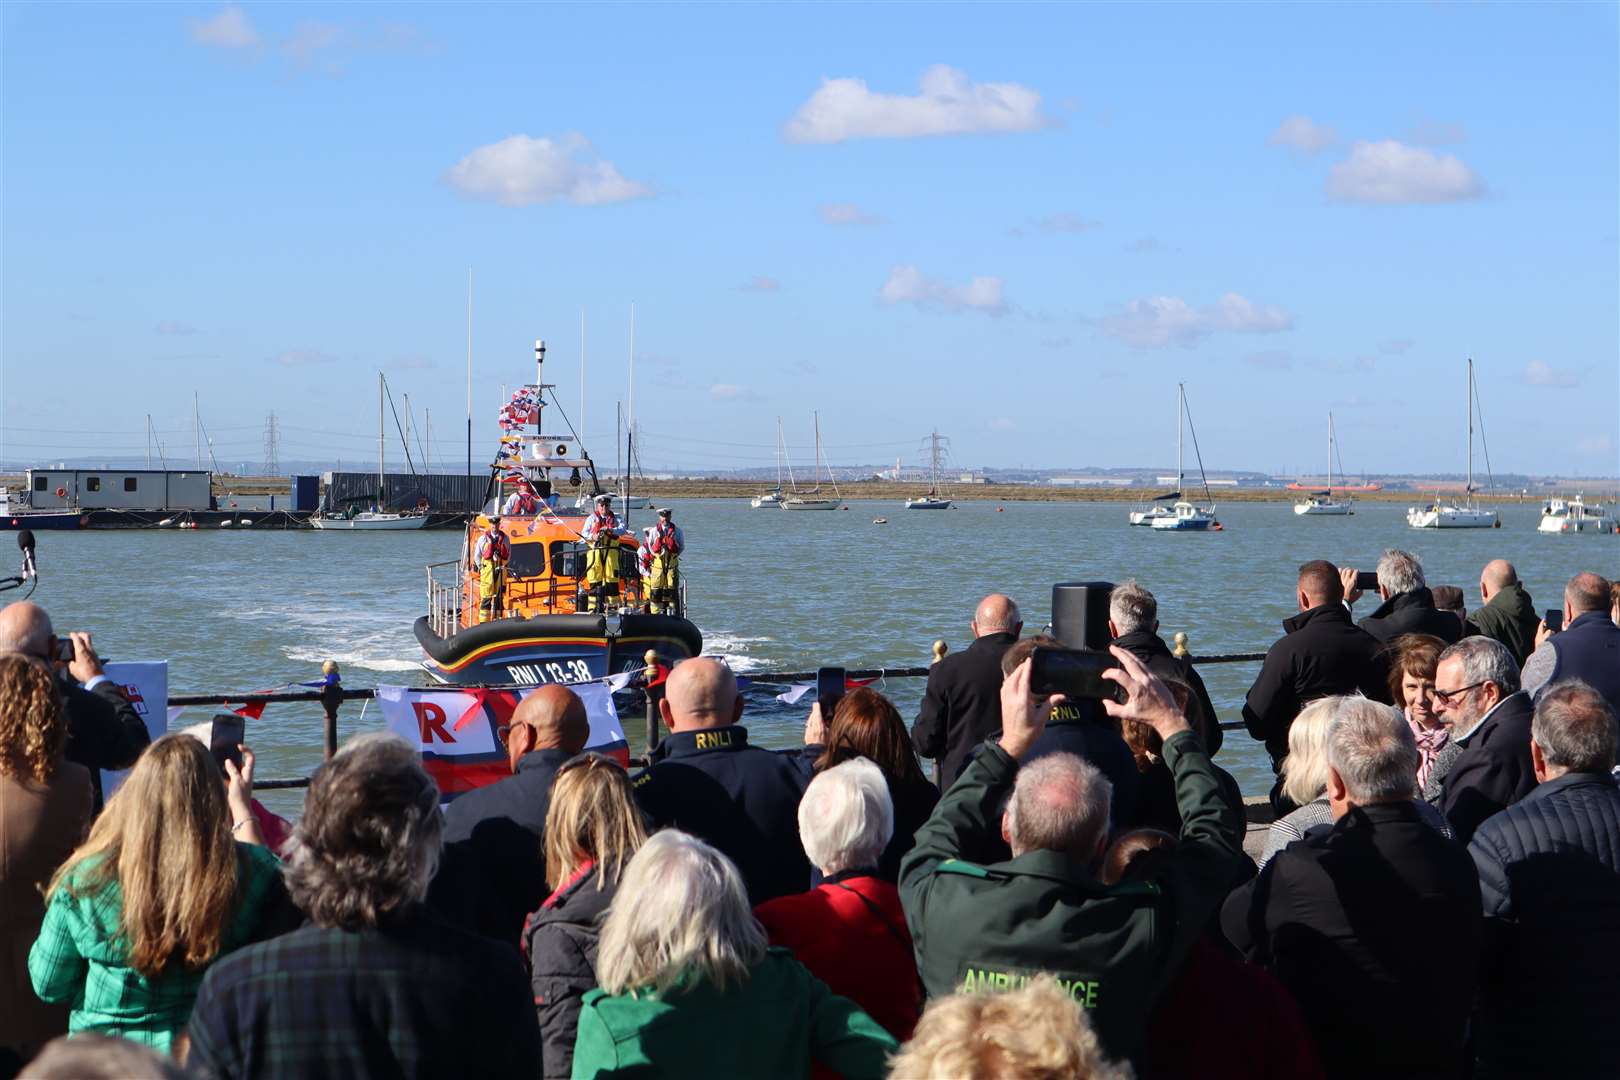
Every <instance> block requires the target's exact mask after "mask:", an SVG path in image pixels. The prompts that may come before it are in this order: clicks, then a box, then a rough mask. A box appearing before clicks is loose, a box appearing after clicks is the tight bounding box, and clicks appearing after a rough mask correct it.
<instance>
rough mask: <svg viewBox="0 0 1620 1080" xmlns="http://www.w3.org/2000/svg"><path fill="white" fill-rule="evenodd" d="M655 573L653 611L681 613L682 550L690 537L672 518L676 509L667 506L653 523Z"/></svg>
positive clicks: (654, 612)
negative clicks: (687, 537) (684, 533)
mask: <svg viewBox="0 0 1620 1080" xmlns="http://www.w3.org/2000/svg"><path fill="white" fill-rule="evenodd" d="M649 546H650V547H651V548H652V556H653V557H652V576H651V577H650V579H649V580H648V587H649V588H650V589H651V590H652V611H653V614H655V615H659V614H663V615H679V614H680V611H679V606H680V605H679V592H680V562H681V552H683V551H685V550H686V537H685V536H684V535H683V534H682V533H681V530H680V527H679V526H678V525H676V524H675V522H674V521H673V520H672V511H671V510H670V509H669V508H668V507H665V508H664V509H662V510H660V511H658V524H657V525H656V526H654V527H653V532H652V539H651V542H650V544H649Z"/></svg>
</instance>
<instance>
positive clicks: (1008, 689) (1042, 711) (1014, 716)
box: [1001, 650, 1067, 760]
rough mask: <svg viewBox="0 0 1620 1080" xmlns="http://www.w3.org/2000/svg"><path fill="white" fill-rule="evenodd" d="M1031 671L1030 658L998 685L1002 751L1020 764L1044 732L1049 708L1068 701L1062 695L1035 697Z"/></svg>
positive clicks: (1033, 662)
mask: <svg viewBox="0 0 1620 1080" xmlns="http://www.w3.org/2000/svg"><path fill="white" fill-rule="evenodd" d="M1037 651H1039V650H1037ZM1034 667H1035V658H1034V657H1033V656H1031V657H1030V658H1029V659H1028V660H1025V661H1024V662H1023V663H1022V664H1019V665H1018V666H1017V667H1016V668H1013V672H1012V674H1011V675H1008V676H1007V677H1006V679H1004V680H1003V681H1002V683H1001V748H1002V749H1003V750H1005V751H1007V753H1009V754H1011V755H1012V756H1013V758H1014V759H1015V760H1022V759H1023V756H1024V755H1025V754H1027V753H1029V750H1030V747H1032V746H1034V745H1035V740H1036V739H1038V738H1040V737H1041V732H1043V731H1045V730H1046V721H1047V720H1048V719H1050V718H1051V716H1052V707H1053V706H1055V705H1060V704H1062V703H1063V702H1064V701H1066V700H1067V699H1066V698H1065V697H1064V696H1063V695H1062V694H1050V695H1046V696H1044V697H1037V696H1036V695H1035V693H1034V692H1033V690H1032V688H1031V682H1030V680H1031V677H1032V674H1033V672H1034Z"/></svg>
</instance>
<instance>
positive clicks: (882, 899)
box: [754, 872, 922, 1042]
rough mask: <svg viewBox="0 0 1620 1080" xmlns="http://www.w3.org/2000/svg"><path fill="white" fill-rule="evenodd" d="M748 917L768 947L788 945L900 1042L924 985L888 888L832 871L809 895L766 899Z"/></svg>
mask: <svg viewBox="0 0 1620 1080" xmlns="http://www.w3.org/2000/svg"><path fill="white" fill-rule="evenodd" d="M840 886H842V887H840ZM856 893H859V894H860V895H859V896H857V895H855V894H856ZM862 897H864V898H865V899H864V900H863V899H862ZM868 904H870V905H873V906H875V907H876V908H877V911H874V910H873V907H872V906H868ZM878 911H881V912H882V916H881V917H880V916H879V915H878ZM754 915H755V917H757V918H758V919H759V921H760V923H761V924H762V925H763V926H764V927H765V933H766V934H767V935H769V936H770V939H771V944H772V945H781V946H783V947H785V948H788V949H792V950H793V955H794V956H796V957H797V958H798V960H799V963H801V964H803V965H804V966H805V967H807V968H809V969H810V973H811V974H812V975H814V976H816V978H818V979H820V980H821V981H822V982H824V983H826V984H827V986H828V987H829V988H830V989H831V990H832V992H833V993H835V994H838V995H840V996H842V997H846V998H849V999H850V1000H851V1001H853V1002H855V1004H857V1005H859V1006H860V1007H861V1008H863V1009H865V1010H866V1011H867V1013H868V1014H870V1015H871V1017H872V1019H874V1020H876V1021H877V1022H878V1023H879V1024H882V1025H883V1026H884V1027H885V1028H887V1029H888V1031H889V1034H891V1035H893V1036H894V1037H895V1038H896V1039H899V1040H900V1041H901V1042H905V1041H906V1040H907V1039H909V1038H911V1031H912V1028H914V1027H916V1026H917V1017H918V1016H919V1015H920V1014H921V1012H922V988H921V987H920V986H919V985H918V982H917V964H916V961H915V959H913V955H912V947H911V932H910V931H909V930H907V929H906V915H905V912H904V911H903V910H901V908H900V893H899V891H898V890H897V889H896V888H895V887H894V886H893V885H891V884H890V883H889V882H887V881H882V880H880V879H878V878H875V877H868V876H866V875H865V874H864V873H860V872H856V873H854V874H851V875H849V876H847V877H846V876H844V875H839V874H835V875H834V876H833V877H831V878H829V879H827V880H826V881H824V882H822V883H821V884H820V885H818V886H817V887H815V888H814V889H811V890H810V891H809V892H806V893H797V894H795V895H793V896H779V897H777V898H776V899H775V900H767V901H766V902H765V903H763V904H761V905H759V906H758V907H757V908H755V909H754Z"/></svg>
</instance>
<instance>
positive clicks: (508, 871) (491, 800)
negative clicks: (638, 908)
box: [429, 686, 591, 945]
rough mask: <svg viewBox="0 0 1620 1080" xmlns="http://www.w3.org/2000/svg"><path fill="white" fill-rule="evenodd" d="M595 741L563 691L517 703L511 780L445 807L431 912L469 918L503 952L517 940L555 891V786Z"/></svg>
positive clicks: (549, 690)
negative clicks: (549, 871) (550, 884)
mask: <svg viewBox="0 0 1620 1080" xmlns="http://www.w3.org/2000/svg"><path fill="white" fill-rule="evenodd" d="M590 734H591V724H590V720H589V718H588V717H587V716H586V715H585V703H584V702H582V701H580V700H579V698H578V697H577V696H575V694H574V692H573V691H572V690H570V689H568V688H567V687H566V686H542V687H540V688H539V689H538V690H535V691H534V692H532V693H531V694H529V696H528V697H526V698H524V699H523V701H522V702H520V703H519V704H518V707H517V709H516V711H514V712H513V713H512V720H511V723H510V725H509V727H508V730H507V734H506V753H507V757H508V759H509V760H510V762H511V765H512V773H513V775H512V776H509V777H507V778H506V779H505V780H499V781H496V782H495V783H493V784H490V785H488V786H487V787H481V788H474V789H473V790H472V791H469V792H466V793H465V794H462V795H459V796H457V797H456V798H455V799H454V800H452V801H451V803H450V805H449V806H448V807H446V808H445V812H444V843H445V848H444V859H443V863H442V865H441V866H440V869H439V874H438V877H437V878H436V879H435V881H434V883H433V889H432V891H431V893H430V894H429V902H430V903H431V904H432V905H433V906H434V907H436V908H438V909H439V910H440V911H442V912H445V913H447V914H450V913H455V912H464V913H466V914H465V916H464V920H465V921H467V922H469V924H470V925H469V928H470V929H474V930H477V931H478V932H479V933H481V934H483V935H484V936H485V937H490V938H494V939H495V940H496V941H499V942H501V943H502V944H503V945H510V944H512V943H514V942H516V941H517V940H518V934H519V933H520V932H521V931H522V929H523V920H524V918H525V917H526V916H527V915H528V914H529V912H531V911H533V910H534V909H535V908H537V907H539V906H540V901H542V900H544V899H545V898H546V895H547V894H548V893H549V892H550V890H549V889H548V888H547V887H546V856H545V830H546V811H547V810H548V809H550V807H551V782H552V781H553V780H555V779H556V778H557V770H558V769H560V768H562V767H563V765H564V763H566V762H567V761H568V759H569V758H571V757H573V756H574V755H575V754H578V753H579V752H580V751H581V750H583V749H584V748H585V743H586V742H587V741H588V740H589V739H590ZM559 884H561V883H560V882H559ZM455 894H459V895H455Z"/></svg>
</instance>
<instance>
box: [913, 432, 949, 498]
mask: <svg viewBox="0 0 1620 1080" xmlns="http://www.w3.org/2000/svg"><path fill="white" fill-rule="evenodd" d="M946 441H947V440H945V439H942V438H940V435H939V432H938V431H932V432H930V433H929V435H928V494H926V495H924V496H923V497H922V498H920V499H907V500H906V509H907V510H949V509H950V508H951V500H949V499H947V498H945V497H944V496H942V495H941V494H940V493H939V459H940V457H941V456H942V452H941V450H940V444H941V443H943V442H946Z"/></svg>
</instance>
